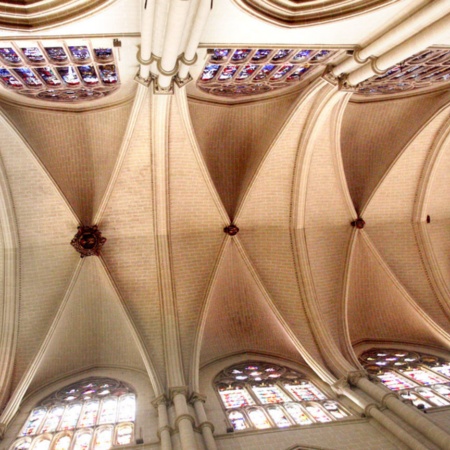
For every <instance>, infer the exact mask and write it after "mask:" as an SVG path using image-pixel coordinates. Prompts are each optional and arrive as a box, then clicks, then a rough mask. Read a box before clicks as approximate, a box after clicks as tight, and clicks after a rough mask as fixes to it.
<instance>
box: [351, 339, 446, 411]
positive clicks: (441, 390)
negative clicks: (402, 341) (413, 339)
mask: <svg viewBox="0 0 450 450" xmlns="http://www.w3.org/2000/svg"><path fill="white" fill-rule="evenodd" d="M359 359H360V362H361V364H362V365H363V367H364V368H365V369H366V370H367V372H368V373H369V374H371V375H372V376H375V377H377V378H378V379H379V380H380V381H381V383H383V385H384V386H385V387H386V388H387V389H390V390H392V391H394V392H397V393H398V395H399V396H400V398H402V399H403V400H406V401H409V402H411V404H412V405H414V406H416V407H417V408H419V409H429V408H436V407H440V406H448V405H450V362H449V361H446V360H444V359H443V358H440V357H438V356H434V355H430V354H426V353H420V352H416V351H409V350H402V349H398V348H372V349H370V350H367V351H365V352H363V353H362V354H361V355H360V357H359ZM420 377H425V379H426V377H428V379H429V380H430V381H431V380H432V379H434V380H435V382H426V383H425V382H421V381H420ZM422 380H424V379H423V378H422ZM394 383H395V384H394ZM402 384H403V386H402Z"/></svg>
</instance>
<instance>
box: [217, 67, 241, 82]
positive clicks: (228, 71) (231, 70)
mask: <svg viewBox="0 0 450 450" xmlns="http://www.w3.org/2000/svg"><path fill="white" fill-rule="evenodd" d="M237 68H238V66H235V65H228V66H225V67H224V68H223V70H222V73H221V74H220V75H219V80H220V81H224V80H230V79H231V78H233V75H234V74H235V73H236V70H237Z"/></svg>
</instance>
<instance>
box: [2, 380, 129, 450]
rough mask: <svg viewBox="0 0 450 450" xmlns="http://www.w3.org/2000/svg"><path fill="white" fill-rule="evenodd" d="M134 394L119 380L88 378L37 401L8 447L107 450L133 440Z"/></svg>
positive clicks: (34, 449) (50, 449)
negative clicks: (16, 437) (12, 442)
mask: <svg viewBox="0 0 450 450" xmlns="http://www.w3.org/2000/svg"><path fill="white" fill-rule="evenodd" d="M135 410H136V395H135V393H134V392H133V390H132V389H131V388H130V387H129V386H128V385H126V384H125V383H122V382H120V381H117V380H114V379H111V378H87V379H85V380H82V381H80V382H78V383H74V384H71V385H69V386H66V387H65V388H63V389H60V390H59V391H57V392H54V393H53V394H52V395H50V396H49V397H47V398H46V399H44V400H43V401H42V402H40V403H39V404H38V405H37V406H36V407H35V408H34V409H33V410H32V411H31V413H30V414H29V416H28V419H27V421H26V422H25V424H24V426H23V427H22V429H21V431H20V433H19V436H18V439H17V440H16V441H15V442H14V444H13V445H12V447H11V449H10V450H69V449H71V450H108V449H110V448H111V447H112V446H120V445H127V444H131V443H132V442H133V440H134V421H135Z"/></svg>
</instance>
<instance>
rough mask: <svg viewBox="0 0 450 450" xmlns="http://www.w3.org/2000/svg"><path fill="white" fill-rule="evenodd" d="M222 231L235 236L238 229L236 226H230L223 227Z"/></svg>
mask: <svg viewBox="0 0 450 450" xmlns="http://www.w3.org/2000/svg"><path fill="white" fill-rule="evenodd" d="M223 231H224V232H225V233H227V234H229V235H230V236H235V235H236V234H238V233H239V228H238V227H237V226H236V225H233V224H231V225H228V226H227V227H225V228H224V229H223Z"/></svg>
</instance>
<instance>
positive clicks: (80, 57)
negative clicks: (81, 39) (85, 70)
mask: <svg viewBox="0 0 450 450" xmlns="http://www.w3.org/2000/svg"><path fill="white" fill-rule="evenodd" d="M69 51H70V53H71V55H72V58H73V60H74V61H75V62H84V61H87V60H89V59H90V57H91V55H90V53H89V49H88V48H87V47H86V46H85V45H79V46H69Z"/></svg>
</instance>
